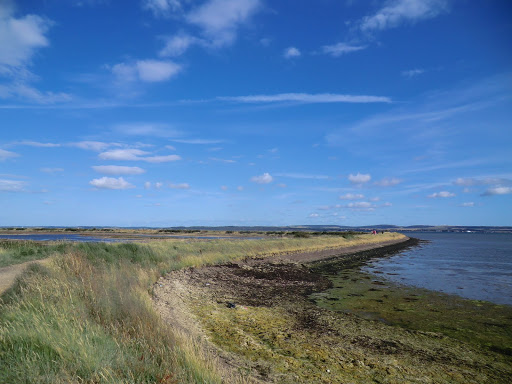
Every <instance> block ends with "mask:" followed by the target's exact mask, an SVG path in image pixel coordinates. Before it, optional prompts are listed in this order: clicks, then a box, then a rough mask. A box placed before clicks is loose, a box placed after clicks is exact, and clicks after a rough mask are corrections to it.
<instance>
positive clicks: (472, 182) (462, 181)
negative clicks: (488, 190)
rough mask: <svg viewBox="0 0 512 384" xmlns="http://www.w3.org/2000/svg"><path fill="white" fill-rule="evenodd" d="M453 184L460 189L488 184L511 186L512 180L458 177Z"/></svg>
mask: <svg viewBox="0 0 512 384" xmlns="http://www.w3.org/2000/svg"><path fill="white" fill-rule="evenodd" d="M453 184H455V185H458V186H462V187H473V186H476V185H489V184H495V185H498V186H500V185H501V184H512V180H510V179H506V178H503V177H481V178H474V177H467V178H463V177H459V178H458V179H457V180H455V181H454V182H453Z"/></svg>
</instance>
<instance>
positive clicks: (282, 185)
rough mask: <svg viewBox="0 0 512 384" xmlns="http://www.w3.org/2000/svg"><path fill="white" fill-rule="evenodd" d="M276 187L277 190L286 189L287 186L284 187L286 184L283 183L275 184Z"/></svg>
mask: <svg viewBox="0 0 512 384" xmlns="http://www.w3.org/2000/svg"><path fill="white" fill-rule="evenodd" d="M277 186H278V187H279V188H286V187H287V185H286V184H284V183H280V184H277Z"/></svg>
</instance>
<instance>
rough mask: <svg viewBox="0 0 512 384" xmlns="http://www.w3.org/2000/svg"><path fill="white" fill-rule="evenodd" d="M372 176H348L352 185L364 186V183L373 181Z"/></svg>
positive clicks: (358, 174) (360, 174)
mask: <svg viewBox="0 0 512 384" xmlns="http://www.w3.org/2000/svg"><path fill="white" fill-rule="evenodd" d="M371 178H372V177H371V175H369V174H362V173H359V172H358V173H357V175H352V174H350V175H349V176H348V179H349V181H350V182H351V183H352V184H364V183H367V182H369V181H370V180H371Z"/></svg>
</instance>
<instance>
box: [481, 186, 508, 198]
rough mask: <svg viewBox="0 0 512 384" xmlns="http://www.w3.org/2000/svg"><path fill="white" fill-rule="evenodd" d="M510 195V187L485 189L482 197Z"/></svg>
mask: <svg viewBox="0 0 512 384" xmlns="http://www.w3.org/2000/svg"><path fill="white" fill-rule="evenodd" d="M510 194H512V187H494V188H489V189H487V190H486V191H485V192H484V193H482V196H495V195H510Z"/></svg>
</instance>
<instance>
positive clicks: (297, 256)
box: [266, 235, 409, 263]
mask: <svg viewBox="0 0 512 384" xmlns="http://www.w3.org/2000/svg"><path fill="white" fill-rule="evenodd" d="M377 236H378V235H377ZM407 240H409V238H408V237H403V238H400V239H397V240H389V241H383V242H381V243H369V244H360V245H354V246H351V247H341V248H340V247H335V248H327V249H323V250H321V251H316V252H298V253H291V254H285V255H279V256H276V257H273V258H269V259H266V261H278V262H285V263H289V262H296V263H311V262H313V261H320V260H326V259H330V258H333V257H338V256H343V255H351V254H353V253H357V252H363V251H369V250H374V249H379V248H383V247H387V246H389V245H394V244H400V243H404V242H406V241H407Z"/></svg>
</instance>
